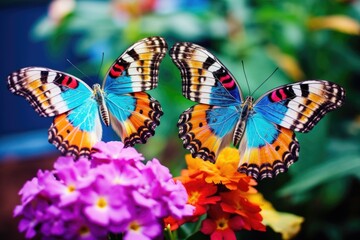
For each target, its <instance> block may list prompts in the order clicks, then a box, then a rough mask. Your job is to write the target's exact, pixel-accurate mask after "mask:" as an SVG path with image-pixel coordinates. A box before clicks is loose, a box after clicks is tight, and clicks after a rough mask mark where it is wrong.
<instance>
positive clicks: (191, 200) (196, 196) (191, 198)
mask: <svg viewBox="0 0 360 240" xmlns="http://www.w3.org/2000/svg"><path fill="white" fill-rule="evenodd" d="M199 197H200V192H198V191H193V192H191V193H190V196H189V199H188V202H189V203H190V204H191V205H195V204H196V203H197V202H198V200H199Z"/></svg>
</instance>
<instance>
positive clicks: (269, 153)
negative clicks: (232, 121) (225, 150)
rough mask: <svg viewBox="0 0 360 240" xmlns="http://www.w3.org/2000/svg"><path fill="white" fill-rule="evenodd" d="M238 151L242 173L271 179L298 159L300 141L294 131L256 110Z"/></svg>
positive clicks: (250, 118)
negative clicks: (271, 120) (273, 121)
mask: <svg viewBox="0 0 360 240" xmlns="http://www.w3.org/2000/svg"><path fill="white" fill-rule="evenodd" d="M239 154H240V162H239V165H238V171H239V172H243V173H246V174H247V175H250V176H252V177H254V178H255V179H256V178H259V179H263V178H266V177H270V178H272V177H275V176H276V175H278V174H279V173H281V172H285V171H287V169H288V168H289V167H290V165H291V164H293V163H294V162H295V161H297V159H298V156H299V143H298V141H297V139H296V137H295V133H294V131H292V130H290V129H287V128H284V127H281V126H279V125H277V124H274V123H271V122H269V121H268V120H267V119H265V118H264V117H263V116H262V115H260V114H256V113H255V114H254V115H252V116H250V117H249V119H248V120H247V123H246V129H245V133H244V136H243V138H242V140H241V142H240V146H239Z"/></svg>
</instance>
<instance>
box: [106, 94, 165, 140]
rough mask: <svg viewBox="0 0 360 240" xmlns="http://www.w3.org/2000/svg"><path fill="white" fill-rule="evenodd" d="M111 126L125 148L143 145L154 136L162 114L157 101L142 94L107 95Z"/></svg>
mask: <svg viewBox="0 0 360 240" xmlns="http://www.w3.org/2000/svg"><path fill="white" fill-rule="evenodd" d="M106 102H107V105H108V108H109V111H110V120H111V126H112V128H113V129H114V130H115V132H116V133H117V134H118V135H119V136H120V138H121V140H122V141H123V142H124V144H125V146H133V145H134V144H136V143H145V142H146V141H147V139H148V138H149V137H151V136H152V135H154V134H155V128H156V127H157V126H158V125H159V124H160V117H161V115H162V114H163V112H162V110H161V106H160V104H159V102H158V101H156V100H155V99H154V98H152V97H151V96H150V95H149V94H147V93H144V92H136V93H131V94H124V95H116V94H108V95H107V97H106Z"/></svg>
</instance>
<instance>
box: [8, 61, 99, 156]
mask: <svg viewBox="0 0 360 240" xmlns="http://www.w3.org/2000/svg"><path fill="white" fill-rule="evenodd" d="M8 87H9V89H10V91H11V92H13V93H14V94H17V95H20V96H23V97H25V99H26V100H27V101H29V102H30V104H31V106H32V107H33V108H34V109H35V111H36V112H37V113H39V115H41V116H44V117H50V116H55V118H54V120H53V124H52V125H51V127H50V129H49V142H50V143H52V144H54V145H55V146H56V147H57V148H58V149H59V150H60V151H61V152H62V153H63V154H65V155H72V156H76V157H77V156H80V155H88V154H89V153H90V149H91V147H92V146H93V145H94V144H95V143H96V142H97V141H99V140H100V139H101V124H100V121H99V116H98V113H97V103H96V102H95V100H94V99H92V98H91V96H92V90H91V89H90V88H89V87H88V86H87V85H86V84H85V83H84V82H83V81H81V80H80V79H78V78H76V77H74V76H72V75H69V74H67V73H64V72H60V71H56V70H52V69H49V68H42V67H27V68H22V69H20V70H18V71H16V72H14V73H12V74H10V75H9V77H8Z"/></svg>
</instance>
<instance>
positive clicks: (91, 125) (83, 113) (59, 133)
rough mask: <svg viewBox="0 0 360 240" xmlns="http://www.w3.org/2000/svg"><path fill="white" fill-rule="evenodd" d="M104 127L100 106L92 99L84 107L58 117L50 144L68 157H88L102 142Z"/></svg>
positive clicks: (55, 119)
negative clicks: (100, 115)
mask: <svg viewBox="0 0 360 240" xmlns="http://www.w3.org/2000/svg"><path fill="white" fill-rule="evenodd" d="M101 136H102V127H101V122H100V117H99V114H98V104H97V103H96V101H95V100H94V99H92V98H90V99H88V100H87V101H85V102H84V103H83V104H82V105H80V106H78V107H76V108H74V109H72V110H70V111H68V112H66V113H62V114H60V115H57V116H56V117H55V118H54V120H53V123H52V125H51V127H50V129H49V142H50V143H52V144H54V145H55V147H57V148H58V149H59V150H60V151H61V153H63V154H64V155H68V156H74V157H79V156H88V155H90V153H91V149H92V147H93V146H94V145H95V143H97V142H98V141H100V140H101Z"/></svg>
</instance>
